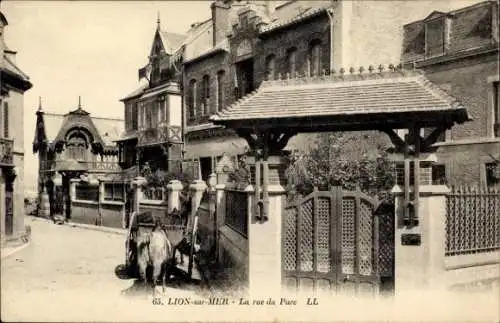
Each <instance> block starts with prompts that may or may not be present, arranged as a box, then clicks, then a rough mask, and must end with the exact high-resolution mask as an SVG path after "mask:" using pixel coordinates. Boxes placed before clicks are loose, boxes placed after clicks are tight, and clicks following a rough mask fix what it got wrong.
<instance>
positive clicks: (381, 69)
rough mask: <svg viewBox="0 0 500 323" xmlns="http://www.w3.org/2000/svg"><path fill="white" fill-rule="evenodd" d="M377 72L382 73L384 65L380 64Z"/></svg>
mask: <svg viewBox="0 0 500 323" xmlns="http://www.w3.org/2000/svg"><path fill="white" fill-rule="evenodd" d="M378 70H379V71H380V73H382V72H383V71H384V65H382V64H380V65H379V66H378Z"/></svg>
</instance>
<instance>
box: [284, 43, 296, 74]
mask: <svg viewBox="0 0 500 323" xmlns="http://www.w3.org/2000/svg"><path fill="white" fill-rule="evenodd" d="M286 63H287V73H289V74H290V77H291V78H294V77H295V74H296V72H297V69H296V68H297V67H296V64H297V48H295V47H293V48H290V49H289V50H288V51H287V55H286Z"/></svg>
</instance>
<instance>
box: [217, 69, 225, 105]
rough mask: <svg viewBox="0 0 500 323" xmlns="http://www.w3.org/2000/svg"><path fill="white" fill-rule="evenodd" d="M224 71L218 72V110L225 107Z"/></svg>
mask: <svg viewBox="0 0 500 323" xmlns="http://www.w3.org/2000/svg"><path fill="white" fill-rule="evenodd" d="M223 82H224V71H219V72H218V73H217V111H220V110H221V109H222V108H223V107H224V83H223Z"/></svg>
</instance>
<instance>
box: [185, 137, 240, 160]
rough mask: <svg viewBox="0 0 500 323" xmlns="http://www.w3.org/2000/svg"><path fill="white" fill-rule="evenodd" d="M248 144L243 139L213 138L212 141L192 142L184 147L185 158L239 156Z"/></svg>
mask: <svg viewBox="0 0 500 323" xmlns="http://www.w3.org/2000/svg"><path fill="white" fill-rule="evenodd" d="M246 147H248V143H247V141H246V140H245V139H243V138H234V139H225V138H214V139H212V140H203V141H193V142H188V143H187V145H186V153H185V155H184V157H185V158H188V159H189V158H198V157H213V156H222V155H223V154H224V153H226V154H229V155H232V156H234V155H241V154H243V153H244V151H245V148H246Z"/></svg>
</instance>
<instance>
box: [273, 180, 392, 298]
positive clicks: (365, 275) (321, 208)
mask: <svg viewBox="0 0 500 323" xmlns="http://www.w3.org/2000/svg"><path fill="white" fill-rule="evenodd" d="M377 207H378V202H377V201H376V200H374V199H372V198H370V197H368V196H367V195H365V194H364V193H362V192H360V191H346V190H342V189H341V188H339V187H334V188H332V189H331V190H330V191H318V190H315V191H314V192H313V193H311V194H309V195H308V196H306V197H303V198H301V199H299V200H296V201H294V202H293V203H291V204H289V205H288V206H286V208H285V212H284V217H283V231H282V232H283V235H282V236H283V241H282V277H283V280H284V281H283V283H284V286H285V287H286V288H287V289H288V290H295V291H300V292H302V291H304V292H310V291H314V292H328V293H352V294H360V293H363V294H364V293H366V292H368V293H373V294H375V293H378V292H379V291H380V285H381V278H382V276H390V275H392V266H393V256H392V255H393V248H394V246H393V245H394V243H393V241H392V240H390V237H389V239H387V238H388V235H389V236H390V233H391V232H393V230H394V225H393V223H394V222H393V221H390V219H391V216H390V214H379V213H377V212H376V209H377ZM381 215H384V216H383V217H381ZM388 220H389V221H388ZM381 231H383V232H384V233H383V234H384V237H383V239H380V236H379V234H380V232H381ZM381 243H382V253H381V252H380V251H381V248H380V247H381V246H380V244H381ZM381 265H382V267H383V268H381V267H380V266H381Z"/></svg>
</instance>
